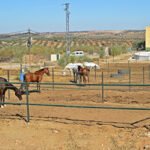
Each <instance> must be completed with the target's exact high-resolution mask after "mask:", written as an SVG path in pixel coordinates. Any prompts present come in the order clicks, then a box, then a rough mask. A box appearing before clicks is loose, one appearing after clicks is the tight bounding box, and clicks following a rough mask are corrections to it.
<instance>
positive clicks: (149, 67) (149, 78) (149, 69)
mask: <svg viewBox="0 0 150 150" xmlns="http://www.w3.org/2000/svg"><path fill="white" fill-rule="evenodd" d="M148 68H149V80H150V65H149V67H148Z"/></svg>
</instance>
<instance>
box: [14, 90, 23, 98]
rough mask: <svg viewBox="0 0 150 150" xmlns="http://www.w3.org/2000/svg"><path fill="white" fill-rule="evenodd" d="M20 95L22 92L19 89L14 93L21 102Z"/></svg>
mask: <svg viewBox="0 0 150 150" xmlns="http://www.w3.org/2000/svg"><path fill="white" fill-rule="evenodd" d="M22 94H23V93H22V91H21V90H19V89H17V90H16V91H15V95H16V96H17V97H18V99H19V100H22Z"/></svg>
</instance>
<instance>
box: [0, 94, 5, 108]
mask: <svg viewBox="0 0 150 150" xmlns="http://www.w3.org/2000/svg"><path fill="white" fill-rule="evenodd" d="M4 99H5V97H4V95H1V96H0V102H1V104H0V107H1V108H4V102H5V101H4Z"/></svg>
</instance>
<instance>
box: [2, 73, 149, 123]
mask: <svg viewBox="0 0 150 150" xmlns="http://www.w3.org/2000/svg"><path fill="white" fill-rule="evenodd" d="M11 83H12V84H16V85H17V86H18V85H20V84H21V82H11ZM0 84H3V83H0ZM23 84H26V83H23ZM34 84H35V83H30V85H34ZM40 85H41V86H42V87H43V88H44V86H46V88H47V89H51V90H53V91H54V90H57V89H67V88H68V89H74V90H97V91H98V92H99V100H98V102H99V103H97V105H92V106H90V105H74V104H60V103H59V104H52V103H51V104H48V103H32V102H30V100H31V99H30V95H29V94H30V93H32V92H39V91H37V90H36V89H35V86H33V87H32V86H31V87H30V88H34V90H30V89H28V87H27V88H26V90H25V99H26V102H24V103H13V102H5V103H4V104H8V105H25V106H26V114H27V119H26V121H27V122H29V121H30V106H48V107H65V108H87V109H115V110H118V109H119V110H150V107H149V106H148V107H123V106H122V107H114V106H105V105H104V104H103V102H104V101H105V99H104V97H105V92H107V90H108V89H107V87H113V88H111V89H110V90H115V91H116V90H118V89H115V88H114V87H119V90H120V87H128V88H129V89H130V91H131V87H132V88H134V87H150V84H131V83H130V84H106V83H105V82H104V78H103V72H102V75H101V83H100V84H86V85H84V84H73V83H56V82H45V83H44V82H42V83H40ZM18 87H19V86H18ZM71 87H72V88H71ZM129 89H125V91H127V90H129ZM10 97H11V95H10ZM0 104H1V103H0Z"/></svg>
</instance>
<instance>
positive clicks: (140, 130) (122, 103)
mask: <svg viewBox="0 0 150 150" xmlns="http://www.w3.org/2000/svg"><path fill="white" fill-rule="evenodd" d="M83 88H86V87H83ZM148 93H149V92H148V91H144V90H143V91H140V92H137V91H130V92H124V91H123V92H122V91H120V92H119V91H112V90H108V91H107V92H106V93H105V98H104V99H105V102H103V103H102V102H101V94H100V93H99V91H98V90H92V91H91V90H72V89H69V90H67V91H66V90H58V89H54V90H48V89H47V90H46V89H42V91H41V93H30V95H29V101H30V103H42V104H67V105H84V106H113V107H134V108H137V107H142V108H150V101H149V99H150V96H149V95H148ZM137 98H138V100H137ZM7 102H18V100H17V98H16V97H15V96H14V93H13V92H11V98H10V100H7ZM25 102H26V95H24V96H23V101H22V102H21V103H25ZM0 112H1V117H0V126H1V128H0V139H1V140H0V147H1V149H2V150H26V149H29V150H80V149H81V150H143V149H147V150H148V149H150V111H148V110H111V109H90V108H84V109H81V108H68V107H47V106H30V123H27V122H26V115H27V114H26V107H25V106H24V105H19V106H14V105H7V106H6V107H4V108H3V109H0Z"/></svg>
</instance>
